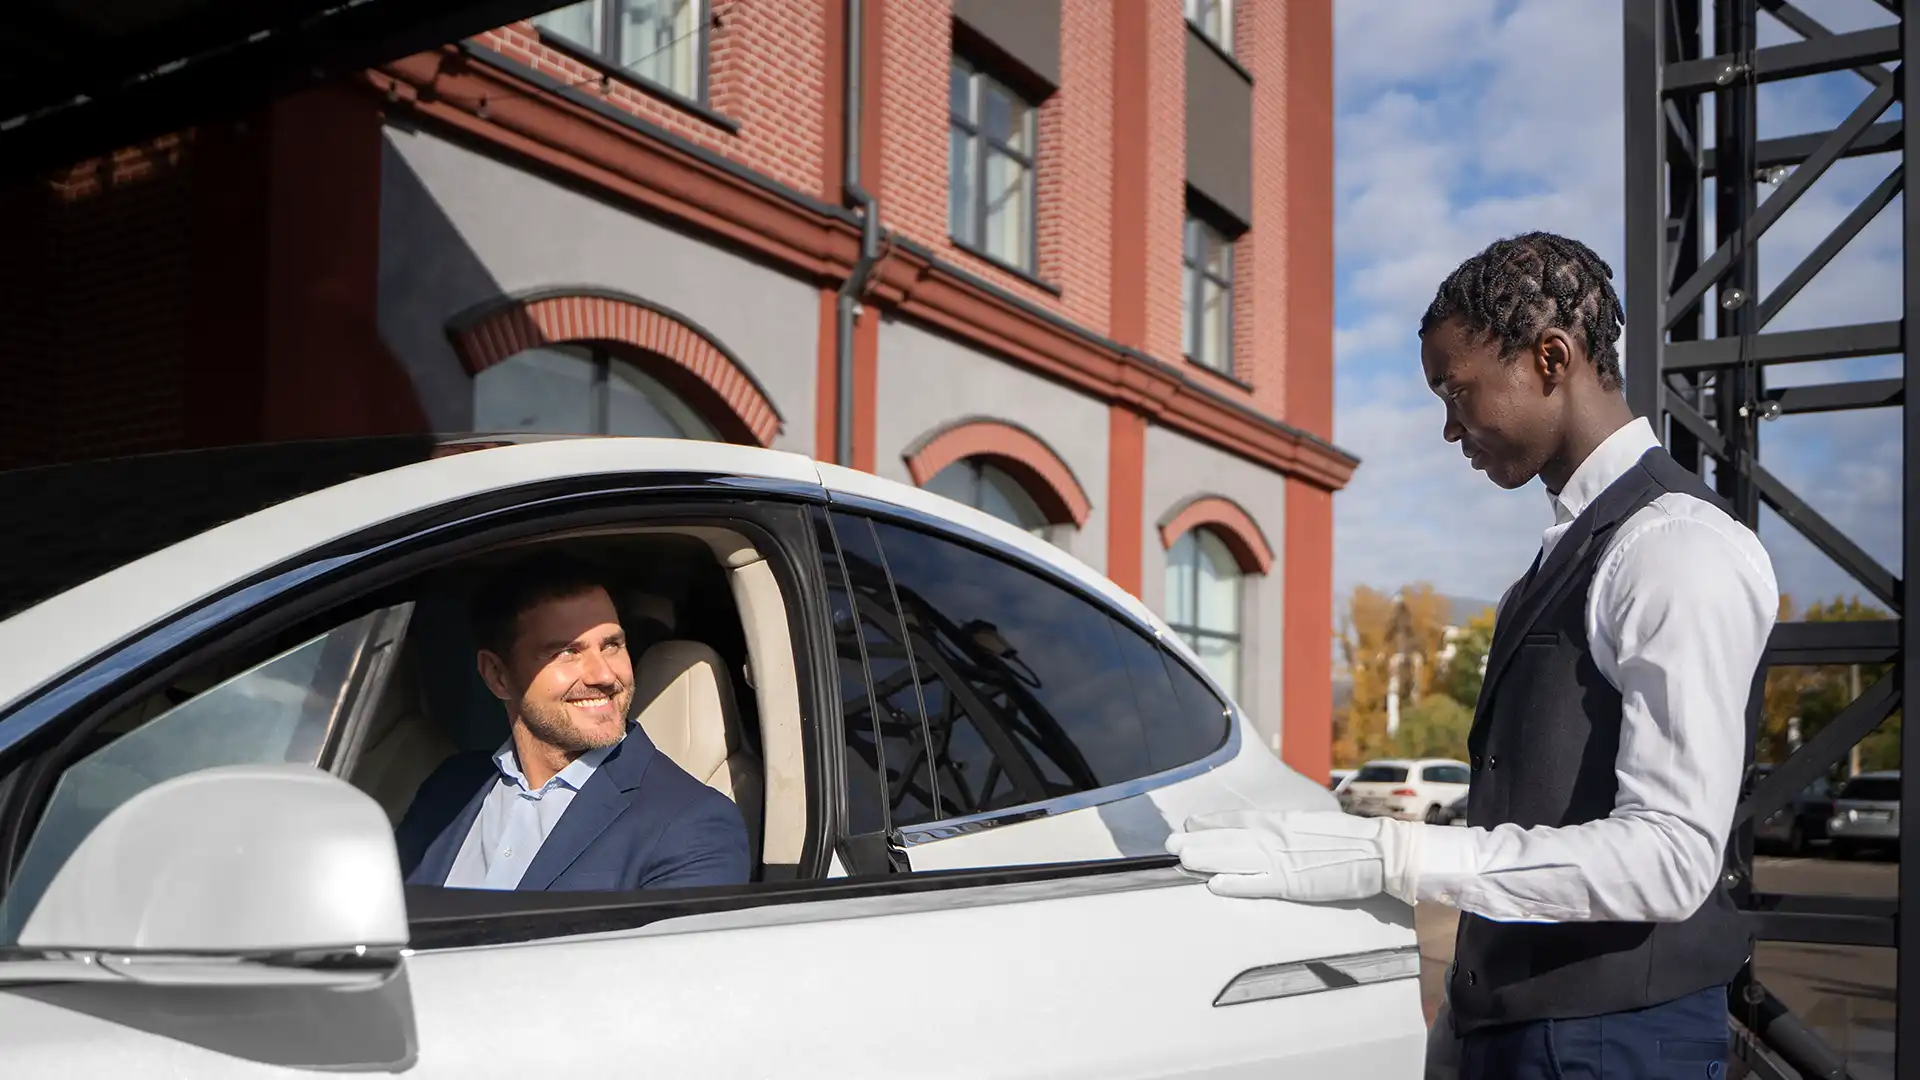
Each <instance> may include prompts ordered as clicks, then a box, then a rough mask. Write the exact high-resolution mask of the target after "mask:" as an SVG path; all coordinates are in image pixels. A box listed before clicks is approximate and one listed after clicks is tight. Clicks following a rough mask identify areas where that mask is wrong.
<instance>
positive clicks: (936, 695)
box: [849, 523, 1154, 817]
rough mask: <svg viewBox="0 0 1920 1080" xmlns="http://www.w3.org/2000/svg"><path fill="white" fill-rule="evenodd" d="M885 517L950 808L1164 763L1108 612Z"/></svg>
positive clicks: (986, 804)
mask: <svg viewBox="0 0 1920 1080" xmlns="http://www.w3.org/2000/svg"><path fill="white" fill-rule="evenodd" d="M874 528H875V530H876V532H877V533H878V535H879V538H880V542H881V549H882V550H883V551H884V552H885V557H886V561H887V568H888V569H889V570H890V571H891V572H892V577H893V582H894V586H895V590H896V591H897V593H898V596H899V601H900V610H901V613H902V614H903V615H904V616H905V619H906V626H907V632H908V635H909V637H910V640H911V642H912V659H913V666H914V670H915V674H916V676H917V678H918V680H919V687H920V695H921V698H922V700H923V701H924V702H925V708H926V715H927V725H928V729H929V731H930V733H931V735H932V739H933V745H934V756H935V761H936V762H937V764H938V771H937V773H936V777H935V786H936V791H937V794H938V797H939V800H940V812H941V814H942V816H948V817H952V816H964V815H967V814H974V813H980V812H982V811H988V810H996V809H1002V808H1005V807H1008V806H1014V805H1019V804H1024V803H1031V802H1038V801H1042V800H1045V799H1049V798H1053V797H1056V796H1059V795H1063V794H1067V793H1071V792H1075V791H1084V790H1087V789H1090V788H1096V787H1102V786H1105V785H1108V784H1113V783H1118V782H1120V781H1123V780H1129V779H1133V778H1135V777H1139V776H1144V775H1147V774H1148V773H1150V772H1152V771H1154V770H1153V768H1152V765H1151V762H1150V758H1149V754H1148V749H1147V739H1146V734H1145V732H1144V731H1143V730H1142V727H1141V722H1140V704H1139V702H1138V701H1137V700H1136V699H1135V697H1134V683H1133V680H1132V678H1131V677H1130V670H1129V665H1128V663H1127V661H1126V659H1125V658H1124V657H1123V656H1122V653H1121V648H1120V642H1119V639H1118V638H1117V636H1116V634H1115V630H1116V628H1115V626H1114V625H1113V622H1112V620H1111V619H1110V618H1109V617H1108V616H1107V615H1106V614H1105V613H1104V612H1102V611H1101V610H1100V609H1098V608H1096V607H1094V606H1093V605H1091V604H1089V603H1087V602H1086V601H1084V600H1081V599H1080V598H1079V597H1077V596H1074V595H1073V594H1072V593H1070V592H1068V591H1066V590H1065V589H1062V588H1059V587H1057V586H1055V585H1053V584H1052V583H1050V582H1048V581H1046V580H1044V579H1042V578H1040V577H1039V576H1037V575H1034V574H1031V573H1029V572H1027V571H1024V570H1021V569H1019V568H1017V567H1015V566H1013V565H1011V564H1009V563H1006V562H1002V561H1000V560H999V559H996V558H993V557H992V556H989V555H986V554H983V553H981V552H977V551H974V550H973V549H971V548H967V547H963V546H961V545H959V544H956V543H952V542H949V541H945V540H941V539H937V538H934V537H931V536H928V535H925V534H923V533H919V532H915V531H913V530H911V529H906V528H903V527H900V526H895V525H890V524H880V523H876V524H875V525H874ZM851 557H852V556H851V553H849V558H850V559H851Z"/></svg>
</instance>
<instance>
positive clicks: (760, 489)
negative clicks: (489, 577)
mask: <svg viewBox="0 0 1920 1080" xmlns="http://www.w3.org/2000/svg"><path fill="white" fill-rule="evenodd" d="M824 500H825V494H824V491H822V490H821V489H819V488H817V487H816V486H809V485H790V484H786V483H783V482H779V481H764V480H756V479H751V478H743V477H720V478H712V477H705V476H698V475H679V474H662V473H651V474H641V475H638V476H628V477H622V476H608V477H567V478H565V479H563V480H557V481H550V482H547V483H545V484H535V485H530V486H529V487H523V488H518V489H507V490H503V491H499V492H495V493H492V495H491V497H490V498H489V497H480V498H475V499H468V500H465V501H464V502H463V503H461V504H459V505H458V506H456V507H452V508H435V509H431V510H424V511H421V512H418V513H416V514H413V515H409V516H407V517H404V518H402V519H399V520H396V521H392V522H387V523H385V524H383V525H380V526H376V527H373V528H370V529H367V530H364V531H362V532H361V533H359V534H358V535H356V536H354V537H352V538H350V539H348V540H343V541H340V542H337V543H335V544H333V545H329V546H328V547H326V548H322V549H319V550H316V551H311V552H308V553H306V554H305V555H303V556H302V557H300V558H299V559H297V560H294V561H293V562H292V563H291V564H289V565H286V566H282V567H280V568H277V569H276V570H274V571H270V572H268V573H267V574H264V575H262V576H261V577H260V579H258V580H256V581H254V582H251V583H249V584H247V585H245V586H243V587H241V588H239V589H236V590H234V591H232V592H230V593H228V594H225V595H223V596H219V597H215V598H211V599H209V600H208V601H206V602H205V603H203V604H202V605H200V606H199V607H197V608H194V609H191V610H189V611H186V612H183V613H181V614H179V615H177V616H175V617H174V618H173V619H172V620H171V621H169V622H167V623H165V624H162V625H160V626H157V627H154V628H151V629H149V630H147V631H144V632H142V633H141V634H139V635H137V636H135V637H133V638H131V639H128V640H126V641H123V642H120V643H119V644H117V645H115V646H114V647H113V648H112V650H111V651H109V652H107V653H105V654H104V655H103V656H102V657H101V658H100V659H98V660H96V661H93V662H91V663H89V664H88V665H85V666H83V667H82V668H79V669H77V670H75V671H72V672H69V673H67V674H65V675H63V676H62V677H61V678H60V679H59V680H58V681H56V682H55V683H53V684H51V685H50V686H49V687H48V688H46V689H44V690H43V691H41V692H40V693H38V694H37V695H35V696H34V697H33V698H31V699H28V700H27V701H25V702H23V703H21V704H20V705H18V706H17V707H15V708H13V709H12V710H10V711H9V712H7V713H6V714H5V715H0V897H4V896H5V895H6V893H7V891H9V890H10V888H11V886H12V884H13V879H14V877H15V875H16V873H17V872H18V869H19V866H20V860H21V858H22V856H23V855H24V854H25V851H26V849H27V845H28V843H29V842H30V841H31V839H32V836H33V833H34V831H35V829H36V827H37V826H38V824H39V818H40V816H41V815H42V814H43V813H44V812H45V809H46V806H47V804H48V799H49V797H50V796H51V794H52V789H53V786H54V784H55V783H56V782H57V781H58V779H59V777H60V775H61V774H62V773H63V772H64V770H65V769H66V768H68V767H69V766H71V765H72V764H74V763H75V762H76V761H77V760H79V756H76V755H75V754H74V753H73V751H74V749H75V748H76V747H77V746H78V745H79V743H80V742H81V740H83V739H84V738H85V737H86V736H87V735H88V734H89V733H91V732H92V731H94V730H97V729H98V728H99V726H100V725H101V724H103V723H105V722H107V721H108V720H109V719H111V718H112V717H113V716H114V715H116V714H118V713H119V712H120V711H121V710H123V709H125V708H126V707H128V706H129V705H132V704H134V703H137V702H138V701H140V700H143V699H144V698H145V697H147V696H150V695H151V694H152V693H153V692H154V691H155V690H157V689H158V688H160V687H162V686H164V685H165V684H166V683H168V682H169V681H171V680H173V679H176V678H178V677H179V676H180V675H182V674H183V673H187V672H191V671H194V670H198V669H203V668H205V667H206V666H207V665H209V664H213V663H218V662H220V661H223V660H233V659H235V658H240V660H241V662H242V667H243V668H246V667H252V666H257V664H258V663H259V662H262V661H264V660H266V659H268V658H270V657H272V656H273V655H276V654H277V653H278V652H280V651H284V649H285V648H287V647H289V646H291V645H293V644H297V643H298V642H301V641H304V640H307V639H309V638H311V637H313V636H315V635H317V634H319V633H322V632H325V631H327V630H328V629H330V628H333V627H336V626H340V625H344V624H346V623H348V622H351V621H352V620H354V619H356V618H361V617H364V616H365V615H367V614H369V613H372V612H374V611H377V610H380V609H383V608H392V607H395V606H397V605H398V604H401V603H405V601H406V599H407V598H406V597H405V596H399V597H396V593H395V590H396V589H399V588H402V587H404V586H405V585H406V584H407V583H408V582H409V581H412V580H415V579H417V578H418V577H419V576H420V575H421V574H422V573H424V572H426V571H429V570H431V569H432V568H434V567H436V566H439V565H442V564H444V563H445V562H447V561H450V560H453V559H459V558H466V557H469V556H472V555H475V554H479V553H482V552H485V551H489V550H495V549H498V548H500V547H502V546H505V545H510V544H515V543H525V542H537V541H541V540H560V539H563V538H565V537H567V536H570V535H578V534H580V533H582V532H585V531H591V530H601V531H604V530H605V529H607V528H609V527H611V528H629V527H651V526H659V525H663V524H664V525H674V524H683V525H700V524H709V525H710V524H714V523H716V522H724V523H725V524H727V525H728V526H729V527H737V528H742V529H744V530H747V531H752V532H758V533H763V534H769V535H768V539H769V541H770V542H769V544H768V550H767V551H766V552H764V554H765V555H766V556H767V559H768V562H769V564H770V565H771V566H772V567H773V570H774V572H775V574H776V576H777V577H778V578H779V580H780V585H781V587H782V589H783V590H785V591H790V592H791V596H790V597H789V599H788V613H787V615H788V622H789V632H790V634H791V635H792V639H793V647H794V648H795V650H796V656H795V672H796V676H797V677H798V679H799V681H800V693H801V703H802V709H803V713H804V712H806V711H809V706H810V705H811V703H812V700H813V696H814V695H816V694H817V692H818V689H819V674H818V672H817V670H816V668H817V666H818V662H819V659H820V658H819V657H818V655H817V653H818V649H817V647H816V645H815V642H816V641H817V640H819V638H818V635H817V633H816V630H815V628H814V627H813V626H812V624H811V623H810V622H809V621H808V619H807V618H806V616H807V615H809V614H810V613H811V612H812V611H813V609H814V607H815V606H816V605H815V604H813V603H812V602H811V599H810V598H811V595H812V593H814V592H815V591H817V590H816V587H815V585H814V584H813V583H814V582H815V581H817V576H816V575H815V574H814V573H813V572H812V571H811V569H810V567H811V566H812V565H813V555H812V549H811V548H808V549H807V550H806V551H805V552H804V553H802V552H799V551H795V550H793V548H794V547H795V543H794V541H793V539H792V538H782V537H780V536H779V535H778V530H775V529H771V528H769V526H768V525H767V524H766V523H765V522H766V518H767V513H766V511H765V509H764V508H765V507H767V506H769V505H775V504H779V503H787V504H796V503H797V504H805V503H815V502H822V501H824ZM406 606H407V607H408V609H409V610H411V604H407V605H406ZM396 649H397V642H396ZM800 650H804V652H805V655H801V654H800ZM391 659H392V652H391V651H390V652H389V654H388V655H387V656H386V657H385V660H386V661H387V663H388V664H389V666H388V667H387V668H386V669H384V670H383V671H382V676H383V677H384V674H385V671H390V662H391ZM383 688H384V681H383V679H382V681H379V682H374V683H372V684H371V685H369V683H368V682H367V680H365V679H364V678H363V679H362V680H361V681H360V683H359V684H357V685H355V686H352V687H350V688H349V689H348V690H347V691H345V696H346V697H347V698H348V700H346V701H345V702H343V704H342V705H341V706H340V707H339V708H340V709H341V710H342V713H341V715H342V716H343V717H344V719H342V720H340V721H338V722H337V723H336V725H335V730H333V731H331V732H330V733H329V737H328V745H327V747H326V751H325V753H324V754H323V756H322V758H321V762H320V764H319V766H318V767H319V768H321V769H322V770H324V771H326V772H328V773H329V774H330V775H335V776H338V775H339V772H340V768H341V765H342V761H343V758H344V754H343V749H344V748H345V747H347V746H349V745H350V744H351V742H352V740H355V739H357V738H359V737H360V735H361V734H362V732H363V729H364V725H365V723H366V720H367V713H368V711H369V709H370V708H371V706H372V705H373V704H374V703H376V702H377V700H378V692H379V691H380V690H382V689H383ZM369 690H371V691H372V692H373V693H372V694H371V695H370V694H369ZM820 738H821V733H820V732H819V731H818V730H817V726H816V725H813V724H807V723H805V721H804V720H803V742H804V746H805V758H806V770H807V776H806V783H807V791H808V793H809V794H808V800H809V806H808V810H807V813H808V823H807V829H808V835H807V839H806V842H805V844H804V845H803V848H802V852H801V863H800V866H801V870H800V873H801V874H802V875H803V876H804V875H809V874H811V875H815V876H824V875H825V874H826V872H827V867H828V859H829V856H830V852H829V850H828V848H829V846H830V842H831V840H832V834H831V832H830V830H831V828H832V824H831V821H832V818H831V815H830V804H831V802H832V800H833V798H834V794H833V793H834V792H836V791H837V790H839V789H840V787H841V783H840V779H839V777H838V776H837V775H823V770H822V769H821V768H820V767H819V765H818V758H819V755H818V752H817V751H818V745H819V740H820ZM752 884H753V885H755V886H758V885H759V884H761V883H760V882H754V883H752Z"/></svg>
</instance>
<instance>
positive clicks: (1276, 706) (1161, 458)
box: [1140, 427, 1332, 749]
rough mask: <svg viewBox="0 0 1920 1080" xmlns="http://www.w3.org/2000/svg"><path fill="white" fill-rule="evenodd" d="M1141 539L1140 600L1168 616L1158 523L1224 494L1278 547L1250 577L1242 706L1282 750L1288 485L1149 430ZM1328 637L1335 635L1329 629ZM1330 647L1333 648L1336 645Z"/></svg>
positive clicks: (1244, 612)
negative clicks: (1264, 569)
mask: <svg viewBox="0 0 1920 1080" xmlns="http://www.w3.org/2000/svg"><path fill="white" fill-rule="evenodd" d="M1145 495H1146V498H1145V506H1146V510H1145V513H1144V514H1143V515H1142V517H1143V518H1144V521H1143V528H1144V529H1145V531H1146V536H1145V538H1144V540H1143V541H1142V548H1143V550H1144V552H1145V559H1144V564H1145V565H1144V567H1143V572H1142V576H1141V590H1140V591H1141V597H1140V598H1141V600H1143V601H1145V603H1146V605H1147V606H1148V607H1150V608H1152V609H1153V610H1154V611H1156V612H1158V613H1160V615H1161V617H1162V618H1164V617H1165V616H1166V611H1167V609H1166V573H1167V549H1166V548H1165V547H1164V546H1163V545H1162V544H1161V542H1160V521H1161V519H1163V518H1165V517H1166V516H1167V515H1168V514H1169V513H1170V512H1172V511H1174V510H1175V509H1177V508H1179V507H1180V506H1181V504H1183V503H1185V502H1187V501H1188V500H1190V499H1192V498H1193V497H1195V496H1198V495H1220V496H1224V497H1226V498H1228V499H1232V500H1233V501H1234V502H1236V503H1238V504H1239V505H1240V508H1241V509H1242V510H1245V511H1246V512H1247V514H1248V516H1250V517H1252V518H1253V520H1254V522H1255V523H1256V524H1258V525H1259V526H1260V531H1261V533H1262V534H1263V535H1264V536H1265V537H1266V541H1267V546H1268V547H1270V548H1272V549H1273V557H1274V563H1273V569H1272V570H1271V571H1270V572H1269V573H1268V574H1267V575H1266V576H1265V577H1250V578H1247V579H1246V588H1244V589H1243V590H1242V596H1241V607H1240V612H1241V614H1240V625H1241V634H1242V638H1241V645H1240V650H1241V661H1240V667H1241V674H1240V678H1241V686H1240V687H1239V688H1238V690H1237V696H1238V699H1239V702H1240V707H1241V708H1243V709H1245V710H1246V713H1247V716H1248V717H1249V718H1250V719H1252V721H1253V724H1254V727H1256V728H1257V729H1258V730H1259V731H1260V734H1261V736H1262V737H1263V739H1264V740H1265V742H1266V743H1267V745H1268V746H1270V747H1273V748H1275V749H1278V748H1279V745H1280V743H1279V737H1280V731H1281V722H1282V719H1283V718H1282V715H1281V711H1282V710H1281V702H1282V697H1281V694H1282V687H1283V686H1284V685H1285V681H1284V672H1283V671H1282V670H1281V661H1282V658H1283V655H1284V654H1283V649H1282V645H1283V639H1282V629H1283V626H1284V622H1283V614H1284V611H1285V608H1284V606H1283V605H1284V604H1285V602H1286V597H1285V595H1284V593H1283V591H1282V590H1283V585H1284V575H1283V574H1282V570H1281V568H1282V566H1283V565H1284V564H1285V560H1286V551H1285V550H1284V547H1283V545H1284V544H1285V540H1286V511H1287V489H1286V481H1285V479H1284V478H1283V477H1282V476H1281V475H1280V474H1279V473H1276V472H1273V471H1271V470H1269V469H1265V468H1262V467H1261V466H1259V465H1255V464H1254V463H1252V462H1250V461H1247V460H1245V459H1243V458H1239V457H1235V456H1234V455H1232V454H1229V453H1227V452H1225V451H1223V450H1218V449H1215V448H1214V447H1212V446H1209V445H1207V444H1206V443H1203V442H1200V441H1199V440H1197V439H1192V438H1189V437H1187V436H1185V435H1182V434H1180V433H1178V432H1175V431H1169V430H1167V429H1166V428H1162V427H1149V428H1147V476H1146V485H1145ZM1329 632H1331V630H1329ZM1328 648H1329V649H1331V648H1332V644H1331V642H1329V643H1328Z"/></svg>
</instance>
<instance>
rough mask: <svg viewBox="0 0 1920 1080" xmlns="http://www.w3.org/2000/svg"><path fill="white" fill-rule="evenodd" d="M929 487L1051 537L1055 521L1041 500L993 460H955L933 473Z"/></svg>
mask: <svg viewBox="0 0 1920 1080" xmlns="http://www.w3.org/2000/svg"><path fill="white" fill-rule="evenodd" d="M926 490H928V491H931V492H933V493H934V494H935V495H944V496H945V497H947V498H949V499H952V500H953V501H954V502H957V503H963V504H965V505H967V506H971V507H973V508H974V509H975V510H978V511H980V512H982V513H986V514H992V515H993V516H994V517H997V518H999V519H1000V520H1001V521H1004V522H1007V523H1008V524H1010V525H1012V526H1014V527H1015V528H1017V529H1022V530H1025V531H1026V532H1029V533H1032V534H1033V535H1035V536H1037V537H1039V538H1040V539H1042V540H1050V539H1052V532H1053V523H1052V522H1050V521H1048V520H1047V515H1046V513H1045V512H1043V511H1042V510H1041V509H1040V504H1039V503H1037V502H1035V501H1034V500H1033V496H1031V495H1029V494H1027V489H1026V488H1025V487H1023V486H1021V484H1020V481H1018V480H1015V479H1014V478H1013V476H1012V474H1010V473H1008V472H1007V471H1006V470H1005V469H1002V468H1001V467H999V466H998V465H994V464H992V463H991V462H987V461H982V460H980V459H979V458H965V459H962V460H960V461H956V462H954V463H953V464H951V465H949V466H947V467H946V468H944V469H941V470H940V471H939V472H937V473H934V474H933V478H932V479H930V480H928V481H927V483H926Z"/></svg>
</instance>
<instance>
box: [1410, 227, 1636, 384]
mask: <svg viewBox="0 0 1920 1080" xmlns="http://www.w3.org/2000/svg"><path fill="white" fill-rule="evenodd" d="M1612 280H1613V268H1612V267H1610V266H1608V265H1607V264H1606V262H1605V261H1604V260H1602V259H1601V258H1600V256H1598V255H1596V254H1594V253H1593V249H1592V248H1589V247H1588V246H1587V245H1585V244H1582V243H1581V242H1580V241H1578V240H1569V239H1567V238H1566V237H1564V236H1556V235H1554V234H1553V233H1546V232H1531V233H1525V234H1523V235H1520V236H1515V237H1512V238H1510V239H1506V240H1498V241H1495V242H1494V243H1493V244H1491V245H1489V246H1488V247H1487V249H1486V250H1485V251H1482V252H1481V253H1480V254H1478V255H1475V256H1473V257H1472V258H1470V259H1468V260H1467V261H1466V262H1463V263H1461V264H1460V265H1459V267H1458V268H1456V269H1455V270H1454V272H1453V273H1451V274H1449V275H1447V280H1446V281H1444V282H1442V283H1441V284H1440V289H1439V291H1438V292H1437V293H1435V294H1434V297H1433V303H1432V304H1430V305H1428V306H1427V313H1426V315H1424V316H1422V317H1421V319H1420V336H1421V337H1425V336H1426V335H1427V332H1428V331H1430V330H1432V329H1433V328H1434V327H1436V326H1438V325H1440V324H1441V323H1443V322H1445V321H1447V320H1448V319H1451V318H1459V319H1460V320H1461V321H1462V322H1464V323H1465V324H1466V328H1467V329H1468V330H1470V331H1473V332H1475V333H1492V334H1494V335H1496V336H1498V337H1499V339H1500V352H1501V355H1503V356H1504V355H1506V354H1508V353H1511V352H1513V351H1514V350H1515V349H1522V348H1526V347H1528V346H1530V345H1532V344H1533V343H1534V342H1536V341H1538V340H1539V339H1540V335H1541V334H1542V333H1545V332H1546V331H1547V329H1548V328H1549V327H1558V328H1560V329H1562V330H1565V331H1567V332H1568V333H1570V334H1584V335H1585V337H1586V344H1587V358H1588V359H1589V360H1590V361H1592V363H1593V367H1594V371H1595V372H1596V373H1598V374H1599V376H1600V385H1601V386H1604V387H1606V388H1607V389H1609V390H1618V389H1619V388H1620V351H1619V349H1618V348H1617V347H1616V344H1617V343H1618V342H1619V340H1620V327H1621V326H1622V324H1624V323H1625V322H1626V312H1625V310H1624V309H1622V308H1621V306H1620V297H1619V296H1618V295H1617V294H1615V293H1614V291H1613V284H1612Z"/></svg>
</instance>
